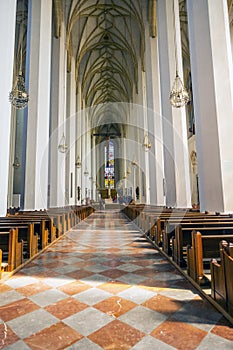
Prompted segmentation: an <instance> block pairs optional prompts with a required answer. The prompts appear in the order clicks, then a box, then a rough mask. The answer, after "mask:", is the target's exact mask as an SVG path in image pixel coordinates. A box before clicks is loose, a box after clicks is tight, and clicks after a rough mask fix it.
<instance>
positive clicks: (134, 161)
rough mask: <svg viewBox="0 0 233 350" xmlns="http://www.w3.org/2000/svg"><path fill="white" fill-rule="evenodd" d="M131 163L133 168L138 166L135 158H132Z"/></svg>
mask: <svg viewBox="0 0 233 350" xmlns="http://www.w3.org/2000/svg"><path fill="white" fill-rule="evenodd" d="M131 164H132V166H133V167H135V168H136V167H137V166H138V162H137V161H136V160H135V159H134V160H132V162H131Z"/></svg>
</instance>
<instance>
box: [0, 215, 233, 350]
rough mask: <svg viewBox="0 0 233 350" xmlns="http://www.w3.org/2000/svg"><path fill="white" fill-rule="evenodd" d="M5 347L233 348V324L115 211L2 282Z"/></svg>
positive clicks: (0, 344) (81, 349)
mask: <svg viewBox="0 0 233 350" xmlns="http://www.w3.org/2000/svg"><path fill="white" fill-rule="evenodd" d="M0 292H1V294H0V306H1V308H0V319H1V323H0V333H1V342H0V349H11V350H13V349H14V350H27V349H37V350H38V349H41V350H45V349H48V350H58V349H78V350H98V349H106V350H120V349H123V350H126V349H134V350H151V349H156V350H157V349H158V350H160V349H161V350H165V349H167V350H172V349H180V350H192V349H198V350H204V349H208V350H209V349H211V350H214V349H219V348H221V349H224V350H225V349H233V328H232V327H230V326H229V325H228V323H227V321H225V319H224V318H223V317H222V316H221V314H219V313H218V312H217V311H216V310H215V309H214V308H213V307H212V306H211V305H210V304H209V303H208V302H207V301H206V300H203V299H202V298H201V297H200V296H199V295H198V292H197V291H195V290H194V288H193V287H192V285H191V284H190V283H189V282H188V281H186V279H185V278H184V277H183V276H182V275H180V274H179V272H177V271H176V270H175V268H174V267H173V266H172V265H171V264H170V263H169V262H168V261H167V260H166V259H165V258H164V257H163V256H161V255H160V253H159V252H158V251H156V250H155V249H154V248H153V247H151V246H150V244H149V243H148V242H147V241H146V240H145V239H144V238H143V236H142V235H141V233H140V232H139V231H138V230H137V229H136V228H135V226H134V224H132V223H130V222H128V221H127V219H125V218H124V217H123V216H122V214H120V213H119V212H117V211H106V212H96V213H94V214H92V215H91V216H90V217H89V218H88V219H86V220H85V221H84V222H82V223H80V224H79V225H78V226H77V227H76V228H75V229H73V230H72V231H70V232H69V233H67V234H66V236H64V237H62V239H61V240H59V241H58V242H57V243H56V244H54V245H53V246H52V247H50V248H49V249H48V250H47V251H46V252H45V253H43V254H41V255H39V256H38V257H37V258H36V259H34V260H33V261H32V262H30V263H29V264H28V265H26V266H25V267H24V268H23V269H22V270H21V271H20V272H18V273H17V274H16V275H14V276H13V277H12V278H11V279H9V280H8V281H6V282H5V283H2V284H1V285H0Z"/></svg>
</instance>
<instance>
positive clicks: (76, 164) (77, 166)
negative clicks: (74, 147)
mask: <svg viewBox="0 0 233 350" xmlns="http://www.w3.org/2000/svg"><path fill="white" fill-rule="evenodd" d="M75 166H76V168H78V169H79V168H81V166H82V162H81V159H80V157H79V156H78V157H77V159H76V161H75Z"/></svg>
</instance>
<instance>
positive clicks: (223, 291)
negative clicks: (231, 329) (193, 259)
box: [211, 240, 233, 316]
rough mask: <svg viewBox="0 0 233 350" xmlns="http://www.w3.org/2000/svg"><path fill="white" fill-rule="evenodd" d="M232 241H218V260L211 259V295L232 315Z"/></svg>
mask: <svg viewBox="0 0 233 350" xmlns="http://www.w3.org/2000/svg"><path fill="white" fill-rule="evenodd" d="M232 272H233V243H230V242H227V241H225V240H224V241H222V242H221V243H220V262H218V261H217V260H216V259H213V260H212V261H211V297H212V298H213V299H214V300H215V301H216V302H217V303H218V304H220V305H221V306H222V307H224V308H225V309H226V310H227V312H228V313H229V314H230V315H231V316H233V273H232Z"/></svg>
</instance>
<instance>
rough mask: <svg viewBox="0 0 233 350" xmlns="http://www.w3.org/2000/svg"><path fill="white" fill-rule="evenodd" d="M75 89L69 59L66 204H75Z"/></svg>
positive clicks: (72, 60) (72, 64)
mask: <svg viewBox="0 0 233 350" xmlns="http://www.w3.org/2000/svg"><path fill="white" fill-rule="evenodd" d="M75 92H76V87H75V60H74V58H72V59H71V71H70V73H68V74H67V114H66V124H67V125H66V132H67V143H68V146H69V149H68V152H67V153H68V155H69V156H68V157H67V161H66V175H67V176H66V188H67V189H68V197H67V198H68V204H69V205H73V204H75V181H76V180H75V171H76V170H75V140H76V115H75V109H76V96H75Z"/></svg>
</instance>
